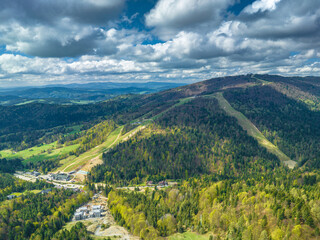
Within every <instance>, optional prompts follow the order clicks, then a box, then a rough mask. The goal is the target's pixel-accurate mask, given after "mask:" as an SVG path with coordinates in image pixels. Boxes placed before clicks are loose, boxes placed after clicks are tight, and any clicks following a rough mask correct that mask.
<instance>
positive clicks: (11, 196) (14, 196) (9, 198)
mask: <svg viewBox="0 0 320 240" xmlns="http://www.w3.org/2000/svg"><path fill="white" fill-rule="evenodd" d="M16 197H17V196H16V195H8V196H7V199H8V200H11V199H14V198H16Z"/></svg>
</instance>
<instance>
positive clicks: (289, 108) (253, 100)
mask: <svg viewBox="0 0 320 240" xmlns="http://www.w3.org/2000/svg"><path fill="white" fill-rule="evenodd" d="M224 95H225V97H226V99H227V100H228V101H229V102H230V103H231V104H232V106H233V107H234V108H235V109H237V110H238V111H240V112H242V113H243V114H244V115H245V116H247V117H248V118H249V119H250V120H251V121H252V122H253V123H254V124H255V125H256V126H257V127H258V128H259V129H260V130H261V132H263V133H264V135H265V136H266V137H267V138H268V139H269V140H270V141H271V142H273V143H274V144H275V145H276V146H278V147H279V148H280V149H281V150H282V151H283V152H284V153H285V154H287V155H288V156H289V157H290V158H292V159H293V160H296V161H298V162H299V163H300V165H304V164H305V165H306V166H312V167H316V168H319V167H320V124H319V123H320V112H319V111H311V110H310V109H309V108H308V107H307V106H306V105H304V104H303V103H300V102H298V101H296V100H293V99H290V98H288V97H286V96H285V95H283V94H281V93H279V92H277V91H276V90H274V89H273V88H271V87H268V86H264V87H252V88H247V89H245V90H237V91H228V92H225V93H224Z"/></svg>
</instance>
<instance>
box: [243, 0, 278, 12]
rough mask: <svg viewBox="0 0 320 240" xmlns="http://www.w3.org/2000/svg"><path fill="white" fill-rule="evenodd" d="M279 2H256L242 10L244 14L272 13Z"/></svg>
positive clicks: (275, 0)
mask: <svg viewBox="0 0 320 240" xmlns="http://www.w3.org/2000/svg"><path fill="white" fill-rule="evenodd" d="M280 1H281V0H257V1H255V2H253V3H252V4H251V5H249V6H247V7H246V8H245V9H244V12H246V13H250V14H252V13H257V12H259V11H260V12H264V11H273V10H275V9H276V7H277V3H278V2H280Z"/></svg>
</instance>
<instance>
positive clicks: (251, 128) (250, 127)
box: [214, 92, 297, 168]
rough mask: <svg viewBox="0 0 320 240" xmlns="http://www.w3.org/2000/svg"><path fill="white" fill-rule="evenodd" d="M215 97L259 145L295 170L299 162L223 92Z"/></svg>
mask: <svg viewBox="0 0 320 240" xmlns="http://www.w3.org/2000/svg"><path fill="white" fill-rule="evenodd" d="M214 97H215V98H216V99H217V100H218V102H219V105H220V107H221V108H222V109H223V110H224V111H225V112H226V113H227V114H228V115H229V116H232V117H235V118H236V119H237V120H238V123H239V125H240V126H241V127H242V128H243V129H244V130H245V131H247V133H248V135H250V136H252V137H253V138H255V139H256V140H257V141H258V143H259V144H260V145H261V146H263V147H265V148H266V149H267V150H268V151H269V152H270V153H273V154H274V155H276V156H277V157H278V158H279V159H280V160H281V161H282V162H284V164H286V165H287V166H288V167H289V168H294V167H295V165H296V164H297V162H295V161H293V160H291V159H290V158H289V157H288V156H287V155H285V154H284V153H283V152H282V151H281V150H280V149H279V148H278V147H277V146H275V145H274V144H272V143H271V142H270V141H269V140H268V139H266V137H265V136H264V135H263V134H262V133H261V132H260V131H259V129H258V128H257V127H256V126H255V125H254V124H253V123H252V122H251V121H250V120H249V119H248V118H247V117H246V116H244V115H243V114H242V113H241V112H238V111H237V110H235V109H234V108H233V107H232V106H231V105H230V104H229V102H228V101H227V100H226V99H225V98H224V97H223V93H222V92H218V93H216V94H214Z"/></svg>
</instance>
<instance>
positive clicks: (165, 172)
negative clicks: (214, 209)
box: [89, 98, 279, 183]
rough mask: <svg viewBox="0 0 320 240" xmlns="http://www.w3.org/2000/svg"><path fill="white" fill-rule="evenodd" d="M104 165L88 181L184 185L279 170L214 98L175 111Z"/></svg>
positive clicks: (120, 147)
mask: <svg viewBox="0 0 320 240" xmlns="http://www.w3.org/2000/svg"><path fill="white" fill-rule="evenodd" d="M148 132H150V134H148ZM103 159H104V163H105V164H104V165H103V166H97V167H95V168H94V169H92V171H91V173H90V175H89V179H90V180H92V181H98V182H99V181H106V182H108V183H121V182H125V183H127V182H128V181H133V182H135V183H139V182H141V181H143V180H144V179H145V178H147V177H148V176H154V175H159V176H162V177H163V178H171V179H181V178H187V177H188V176H200V175H201V174H209V173H218V174H220V175H223V176H225V177H227V176H229V177H231V176H233V177H235V176H241V175H243V174H249V173H250V174H254V173H258V172H261V171H265V170H266V169H268V168H270V169H273V168H274V167H276V166H278V165H279V160H278V159H277V158H276V157H275V156H273V155H272V154H270V153H268V152H267V151H266V150H265V149H264V148H262V147H260V146H259V145H258V143H257V142H256V140H254V139H253V138H252V137H250V136H248V135H247V134H246V132H245V131H244V130H243V129H242V128H241V127H240V126H239V125H238V124H237V123H236V120H235V119H233V118H231V117H229V116H227V115H226V114H225V113H224V111H223V110H222V109H221V108H220V107H219V105H218V103H217V101H216V100H215V99H213V98H196V99H194V100H193V101H191V102H188V103H185V104H184V105H181V106H179V107H176V108H174V109H173V110H171V111H169V112H167V113H166V114H165V115H164V116H162V117H160V118H159V119H158V120H157V121H156V123H155V124H154V125H152V126H150V127H149V129H147V130H145V131H143V132H140V134H137V135H136V136H135V137H133V138H131V139H130V140H128V141H126V142H123V143H121V144H119V145H118V146H117V147H115V148H113V149H111V150H110V151H108V152H106V153H105V154H104V155H103Z"/></svg>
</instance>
